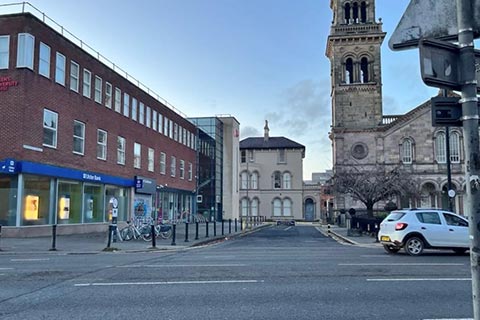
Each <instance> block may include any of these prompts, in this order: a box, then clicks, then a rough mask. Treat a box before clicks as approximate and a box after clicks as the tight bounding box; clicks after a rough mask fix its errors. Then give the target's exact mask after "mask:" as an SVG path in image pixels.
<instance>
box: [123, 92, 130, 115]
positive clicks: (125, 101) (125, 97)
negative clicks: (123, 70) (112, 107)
mask: <svg viewBox="0 0 480 320" xmlns="http://www.w3.org/2000/svg"><path fill="white" fill-rule="evenodd" d="M123 115H124V116H125V117H127V118H128V117H130V95H129V94H128V93H126V92H124V93H123Z"/></svg>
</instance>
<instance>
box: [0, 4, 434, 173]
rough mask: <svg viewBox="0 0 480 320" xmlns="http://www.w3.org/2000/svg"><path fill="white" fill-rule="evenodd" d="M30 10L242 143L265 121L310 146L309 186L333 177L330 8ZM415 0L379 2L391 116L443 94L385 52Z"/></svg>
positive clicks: (414, 61) (410, 53)
mask: <svg viewBox="0 0 480 320" xmlns="http://www.w3.org/2000/svg"><path fill="white" fill-rule="evenodd" d="M29 2H30V4H31V5H33V6H34V7H35V8H37V9H38V10H39V11H41V12H43V13H45V14H46V15H47V16H48V17H50V18H51V19H53V20H54V21H56V22H57V23H58V24H59V25H61V26H63V27H64V28H65V29H66V30H68V31H70V32H71V33H72V34H74V35H75V36H76V37H78V38H79V39H81V40H82V41H83V42H85V43H86V44H88V45H89V46H90V47H92V48H94V49H95V50H96V51H98V52H99V53H100V54H102V55H103V56H105V57H107V58H108V59H109V60H110V61H112V62H114V63H115V64H116V65H117V66H120V67H121V68H122V69H123V70H125V71H126V72H128V73H129V74H130V75H131V76H133V77H134V78H136V79H138V80H139V81H140V82H142V83H143V84H145V85H146V86H147V87H148V88H150V89H151V90H153V91H154V92H155V93H157V94H158V95H159V96H161V97H162V98H163V99H165V100H167V101H168V102H169V103H170V104H171V105H173V106H174V107H175V108H176V109H178V110H180V111H181V112H182V113H183V114H184V115H186V116H188V117H203V116H205V117H208V116H215V115H231V116H233V117H235V118H236V119H237V120H238V121H239V122H240V137H241V139H244V138H247V137H255V136H257V137H259V136H263V127H264V125H265V120H268V123H269V128H270V136H284V137H287V138H289V139H291V140H293V141H295V142H298V143H300V144H302V145H304V146H305V147H306V156H305V159H304V162H303V178H304V180H310V179H311V174H312V172H323V171H325V170H328V169H331V167H332V150H331V142H330V140H329V138H328V133H329V131H330V125H331V99H330V91H331V87H330V61H329V60H328V58H327V57H326V56H325V49H326V44H327V37H328V35H329V32H330V26H331V21H332V17H333V14H332V11H331V9H330V5H329V4H330V0H137V1H126V0H82V1H71V0H68V1H67V0H62V1H60V0H30V1H29ZM409 2H410V1H409V0H376V18H377V21H378V19H379V18H381V19H382V22H383V31H384V32H387V36H386V38H385V40H384V43H383V45H382V53H381V54H382V80H383V89H382V90H383V113H384V115H398V114H404V113H406V112H408V111H409V110H411V109H413V108H415V107H416V106H418V105H420V104H421V103H423V102H425V101H426V100H428V99H430V97H432V96H434V95H436V94H437V92H438V89H435V88H430V87H427V86H426V85H425V84H423V82H422V80H421V78H420V66H419V54H418V50H417V49H413V50H406V51H391V50H390V49H389V48H388V40H389V39H390V36H391V35H392V32H393V31H394V30H395V27H396V26H397V24H398V22H399V21H400V18H401V16H402V15H403V13H404V12H405V9H406V7H407V5H408V3H409ZM6 3H12V2H11V1H4V0H0V4H6ZM2 10H3V11H4V10H5V8H3V7H0V13H2Z"/></svg>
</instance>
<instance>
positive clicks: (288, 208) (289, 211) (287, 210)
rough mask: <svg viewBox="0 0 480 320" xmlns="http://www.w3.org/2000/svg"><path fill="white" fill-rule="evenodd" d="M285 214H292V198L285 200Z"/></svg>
mask: <svg viewBox="0 0 480 320" xmlns="http://www.w3.org/2000/svg"><path fill="white" fill-rule="evenodd" d="M283 215H284V216H286V217H291V216H292V200H290V199H284V200H283Z"/></svg>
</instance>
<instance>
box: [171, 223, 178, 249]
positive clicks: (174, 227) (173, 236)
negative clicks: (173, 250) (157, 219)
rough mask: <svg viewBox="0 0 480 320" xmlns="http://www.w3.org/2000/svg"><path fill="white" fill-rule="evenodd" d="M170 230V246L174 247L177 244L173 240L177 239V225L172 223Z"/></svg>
mask: <svg viewBox="0 0 480 320" xmlns="http://www.w3.org/2000/svg"><path fill="white" fill-rule="evenodd" d="M172 228H173V229H172V246H176V245H177V244H176V243H175V238H176V237H177V224H176V223H174V224H173V226H172Z"/></svg>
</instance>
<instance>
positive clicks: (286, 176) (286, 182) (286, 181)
mask: <svg viewBox="0 0 480 320" xmlns="http://www.w3.org/2000/svg"><path fill="white" fill-rule="evenodd" d="M283 189H292V176H291V175H290V172H284V173H283Z"/></svg>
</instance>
